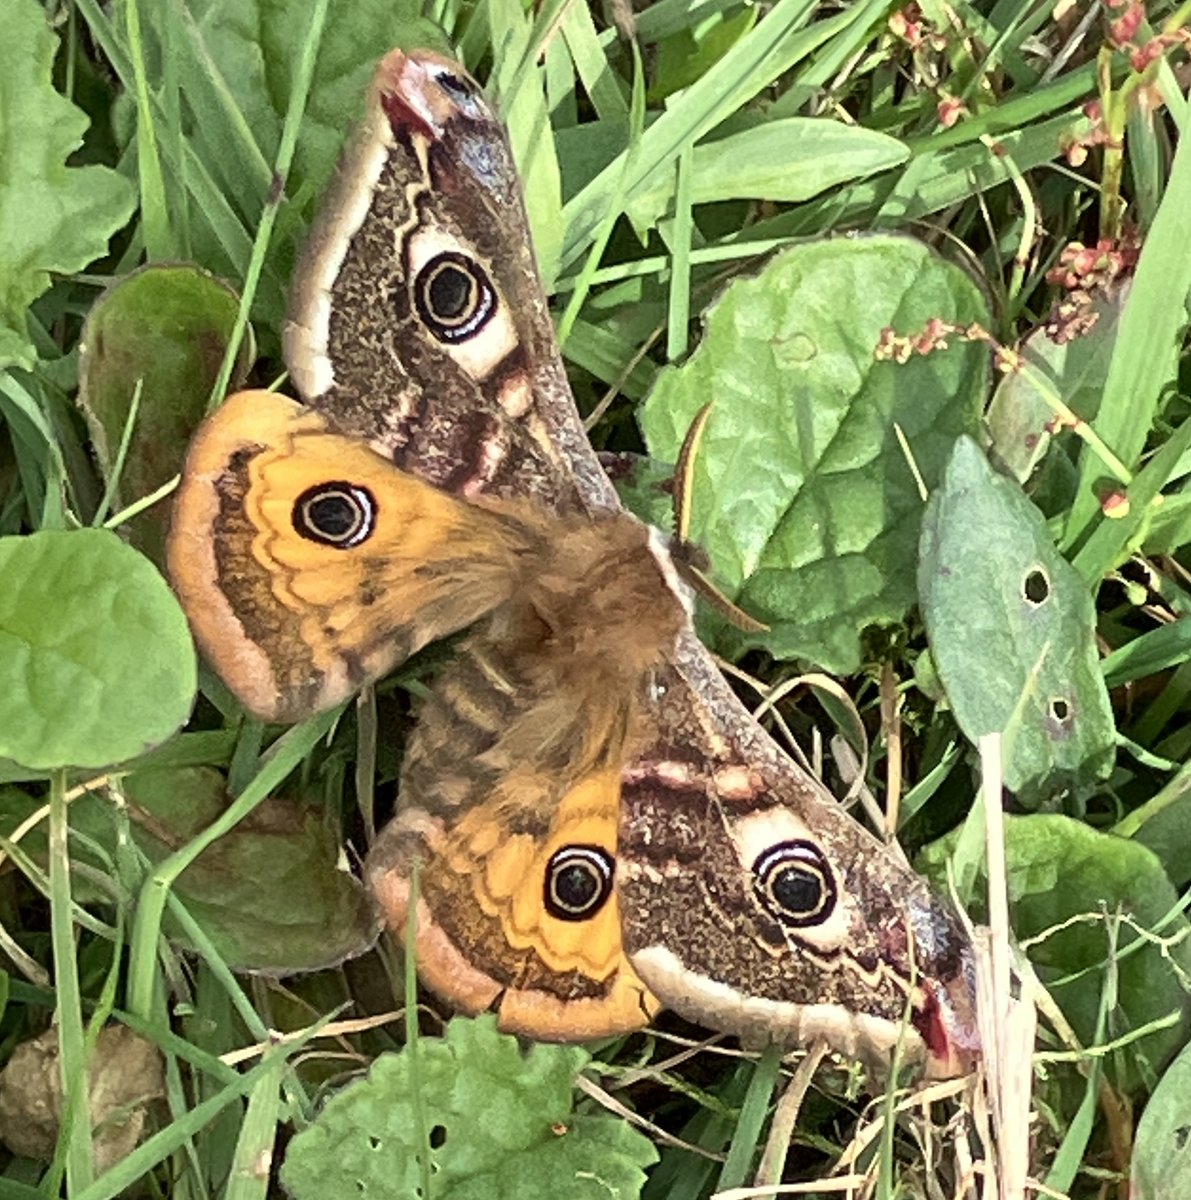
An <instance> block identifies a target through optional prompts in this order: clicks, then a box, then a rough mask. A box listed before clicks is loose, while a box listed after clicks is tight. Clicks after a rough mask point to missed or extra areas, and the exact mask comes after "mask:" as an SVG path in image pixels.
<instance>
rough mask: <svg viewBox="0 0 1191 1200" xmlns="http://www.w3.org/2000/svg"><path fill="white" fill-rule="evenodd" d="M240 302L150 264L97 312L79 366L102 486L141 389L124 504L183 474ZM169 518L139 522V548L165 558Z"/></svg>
mask: <svg viewBox="0 0 1191 1200" xmlns="http://www.w3.org/2000/svg"><path fill="white" fill-rule="evenodd" d="M239 306H240V301H239V297H238V296H237V295H236V293H235V292H234V291H233V290H232V289H231V288H230V287H229V286H228V285H227V284H226V283H224V282H223V281H222V280H220V279H216V278H215V276H214V275H211V274H210V273H209V272H207V271H204V270H202V269H200V268H199V267H196V266H192V265H189V264H185V263H171V264H164V263H154V264H151V265H150V266H147V267H142V268H141V269H140V270H139V271H134V272H133V273H132V274H131V275H128V276H125V277H124V278H123V279H121V280H120V281H119V282H118V283H116V284H114V285H113V286H112V287H110V288H109V289H108V290H107V291H106V292H104V294H103V295H102V296H101V297H100V298H99V299H98V300H97V301H96V302H95V304H94V305H92V307H91V311H90V313H89V314H88V316H87V324H86V325H85V327H84V329H83V340H82V343H81V346H82V349H81V351H80V356H79V404H80V405H81V407H82V409H83V413H84V414H85V416H86V418H87V424H88V426H89V428H90V430H91V438H92V441H93V442H94V444H95V452H96V455H97V457H98V458H99V464H100V466H101V467H102V468H103V473H104V477H105V478H107V479H110V478H111V476H112V473H113V471H114V469H115V465H116V457H117V452H118V449H119V446H120V442H121V438H122V437H123V436H124V429H125V426H126V425H127V423H128V418H129V413H130V409H131V405H132V400H133V397H134V396H135V395H136V391H137V387H138V386H139V387H140V388H141V393H140V406H139V408H138V410H137V415H136V424H135V426H134V427H133V433H132V439H131V441H130V442H129V445H128V455H127V457H126V458H125V460H124V463H123V466H122V469H121V473H120V479H119V491H118V500H119V501H120V502H121V503H124V504H129V503H131V502H132V501H134V500H137V499H139V498H140V497H142V496H147V495H148V494H149V493H151V492H153V491H155V490H156V489H157V488H159V487H160V486H161V485H162V484H163V483H165V482H166V481H167V480H169V479H170V478H172V477H173V476H174V475H177V474H178V472H179V471H181V469H182V460H183V458H184V457H185V455H186V443H187V442H189V441H190V435H191V434H192V433H193V432H194V430H195V427H196V426H197V425H198V423H199V422H200V421H201V420H202V419H203V417H204V416H205V415H206V410H207V400H208V397H209V396H210V394H211V388H212V386H213V385H214V383H215V380H216V377H217V376H218V374H219V368H220V366H221V365H222V362H223V355H224V351H225V350H226V348H227V345H228V342H229V341H230V339H231V334H232V328H233V326H234V325H235V322H236V313H237V311H238V309H239ZM251 343H252V339H251V338H247V339H246V340H245V341H244V342H243V343H242V344H241V346H240V354H239V358H238V361H237V366H236V370H235V372H234V374H233V376H232V380H231V387H232V388H233V389H234V388H235V387H237V386H238V385H239V383H240V382H241V381H242V380H243V379H244V376H245V375H246V374H247V372H248V367H249V366H250V365H251V362H252V358H253V352H252V345H251ZM167 515H168V512H167V510H166V508H165V506H162V505H158V506H155V507H154V508H151V509H148V510H147V511H145V512H142V513H139V514H138V515H137V516H136V517H134V518H133V520H132V522H131V523H130V527H129V530H128V532H129V534H130V536H131V538H132V541H133V543H134V545H136V546H137V548H138V549H141V550H144V551H145V553H146V554H148V555H149V556H150V557H151V558H153V559H154V561H157V562H160V561H162V558H163V548H164V544H165V525H166V519H167Z"/></svg>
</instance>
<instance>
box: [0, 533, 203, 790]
mask: <svg viewBox="0 0 1191 1200" xmlns="http://www.w3.org/2000/svg"><path fill="white" fill-rule="evenodd" d="M0 578H3V579H4V587H3V588H2V589H0V757H6V758H12V759H15V760H16V761H17V762H19V763H21V764H23V765H24V766H27V767H33V768H37V769H48V768H53V767H64V766H76V767H102V766H107V765H108V764H110V763H114V762H120V761H123V760H124V759H129V758H134V757H136V755H138V754H141V753H142V752H143V751H145V750H146V749H148V748H149V747H150V746H155V745H157V744H158V743H159V742H162V741H164V740H165V739H166V738H168V737H169V736H170V735H171V734H172V733H173V732H174V731H175V730H176V729H178V727H179V726H180V725H181V724H182V723H183V722H184V721H185V720H186V718H187V716H188V715H189V713H190V708H191V705H192V703H193V701H194V692H195V655H194V644H193V642H192V641H191V638H190V631H189V630H188V629H187V627H186V618H185V617H184V616H183V615H182V610H181V608H179V607H178V602H177V601H176V600H175V599H174V595H173V593H172V592H171V591H170V590H169V587H168V586H167V585H166V582H165V580H164V579H163V578H162V577H161V575H160V574H159V573H158V571H157V569H156V568H155V567H154V566H153V564H152V563H150V562H149V560H148V559H146V558H145V557H144V556H143V555H141V554H138V553H137V552H136V551H135V550H133V549H131V547H129V546H126V545H125V544H124V543H123V542H122V541H121V540H120V539H119V538H118V537H117V536H116V535H115V534H114V533H110V532H108V531H106V530H102V529H80V530H74V531H69V532H67V531H60V530H47V531H43V532H41V533H34V534H32V535H30V536H29V537H9V538H0Z"/></svg>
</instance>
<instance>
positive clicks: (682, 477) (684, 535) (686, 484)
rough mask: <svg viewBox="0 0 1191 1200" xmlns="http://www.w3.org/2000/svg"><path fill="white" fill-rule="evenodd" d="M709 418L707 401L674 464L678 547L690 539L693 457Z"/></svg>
mask: <svg viewBox="0 0 1191 1200" xmlns="http://www.w3.org/2000/svg"><path fill="white" fill-rule="evenodd" d="M710 416H711V401H710V400H709V401H708V402H707V403H706V404H705V405H703V407H702V408H701V409H699V411H698V412H697V413H695V419H694V420H693V421H692V422H691V424H690V428H689V429H687V431H686V437H684V438H683V439H682V449H681V450H679V452H678V461H677V462H676V463H675V464H674V536H675V538H676V539H677V540H678V542H679V544H680V545H683V546H686V545H688V544H689V543H690V540H691V537H690V534H691V496H692V495H693V494H694V482H695V457H696V455H698V453H699V443H700V442H701V441H702V440H703V431H704V430H705V429H706V428H707V421H708V419H709V418H710Z"/></svg>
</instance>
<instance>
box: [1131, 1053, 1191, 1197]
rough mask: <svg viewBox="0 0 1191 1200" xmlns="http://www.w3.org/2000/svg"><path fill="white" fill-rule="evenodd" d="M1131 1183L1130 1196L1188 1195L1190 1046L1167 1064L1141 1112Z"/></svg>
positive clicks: (1190, 1181)
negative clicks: (1143, 1110) (1164, 1071)
mask: <svg viewBox="0 0 1191 1200" xmlns="http://www.w3.org/2000/svg"><path fill="white" fill-rule="evenodd" d="M1130 1185H1131V1187H1130V1192H1129V1194H1130V1196H1132V1197H1133V1200H1183V1198H1184V1197H1185V1196H1191V1046H1185V1047H1184V1048H1183V1052H1182V1053H1181V1054H1180V1055H1179V1056H1178V1058H1176V1059H1175V1060H1174V1062H1172V1063H1171V1064H1170V1066H1169V1067H1167V1068H1166V1073H1165V1074H1164V1075H1163V1076H1162V1078H1161V1080H1160V1081H1159V1083H1158V1086H1157V1087H1156V1088H1155V1089H1154V1094H1153V1095H1152V1096H1151V1097H1150V1098H1149V1100H1148V1101H1147V1103H1146V1107H1145V1112H1143V1113H1142V1114H1141V1121H1140V1122H1139V1123H1138V1126H1137V1140H1136V1141H1135V1142H1134V1144H1133V1161H1132V1169H1131V1173H1130Z"/></svg>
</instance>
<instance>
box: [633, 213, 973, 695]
mask: <svg viewBox="0 0 1191 1200" xmlns="http://www.w3.org/2000/svg"><path fill="white" fill-rule="evenodd" d="M932 318H939V319H942V320H944V321H949V322H954V323H956V324H958V325H961V326H966V325H968V324H969V323H971V322H973V321H986V320H987V312H986V306H985V303H984V299H983V297H982V295H981V294H980V292H979V291H978V289H977V288H976V286H975V285H974V284H973V283H972V281H971V280H970V279H969V278H968V277H967V276H966V275H965V274H964V273H963V272H962V271H960V270H959V269H957V268H956V267H953V266H951V265H950V264H948V263H946V262H944V261H943V260H942V259H940V258H938V257H937V256H936V255H935V254H934V253H933V252H932V251H931V250H929V249H928V248H927V247H926V246H924V245H922V244H921V243H919V242H916V241H912V240H910V239H909V238H901V237H884V236H883V237H870V238H862V239H854V240H844V239H837V240H834V241H830V242H818V243H808V244H806V245H802V246H796V247H794V248H793V249H791V250H788V251H785V252H783V253H781V254H779V255H777V256H775V257H774V258H773V259H772V260H771V261H770V262H769V264H768V265H767V266H766V267H765V269H764V270H762V271H761V272H760V273H759V274H758V275H756V276H754V277H752V278H746V279H739V280H736V281H735V282H734V283H732V284H731V285H730V286H729V287H728V288H726V289H725V290H724V293H723V295H722V296H721V297H720V299H719V300H718V301H717V302H716V304H715V305H714V306H713V307H712V308H711V309H710V310H709V311H708V313H707V318H706V324H705V330H704V334H703V340H702V342H701V344H700V346H699V348H698V350H696V352H695V353H694V354H693V355H692V356H691V358H690V360H689V361H688V362H687V363H686V364H684V365H683V366H682V367H678V368H671V369H668V370H666V371H663V372H662V373H661V375H659V377H658V381H657V385H656V386H655V388H654V390H653V392H652V393H651V395H650V396H649V398H648V399H647V400H646V402H645V404H644V405H643V407H642V414H641V425H642V429H643V430H644V433H645V439H646V442H647V443H648V445H649V449H650V451H651V453H652V454H653V455H654V456H655V457H657V458H660V459H662V460H663V461H668V462H673V461H674V460H675V458H676V456H677V454H678V450H679V447H680V446H681V444H682V440H683V438H684V436H685V434H686V432H687V429H688V428H689V427H690V423H691V421H692V420H693V418H694V416H695V413H696V412H697V411H698V410H699V409H700V408H701V407H702V406H703V405H704V404H706V403H707V402H708V401H709V400H710V401H712V402H713V408H712V412H711V419H710V421H709V422H708V425H707V430H706V433H705V435H704V437H703V440H702V442H701V443H700V445H699V452H698V458H697V461H696V464H695V486H694V495H693V500H694V512H693V520H692V526H691V534H692V536H693V537H694V539H695V540H696V541H697V542H699V543H700V544H701V545H702V546H703V547H704V548H705V549H706V550H707V552H708V553H709V554H710V556H711V560H712V564H713V567H714V572H715V580H716V582H717V583H718V584H720V585H721V586H722V587H724V588H725V590H726V591H727V592H728V593H729V594H730V595H731V596H732V597H733V598H734V599H735V600H736V601H737V603H738V604H740V605H741V606H742V607H743V608H744V609H745V610H746V611H747V612H749V613H751V614H752V615H753V616H754V617H757V618H758V619H759V620H761V621H764V622H766V623H767V624H768V625H769V626H770V630H769V632H768V633H766V634H761V635H750V636H749V637H748V638H747V639H745V638H744V637H743V635H740V634H736V633H729V632H724V631H720V632H719V635H718V638H717V640H718V641H719V642H720V643H721V646H722V648H724V649H725V650H726V651H728V652H732V651H734V650H739V649H741V648H742V647H743V646H745V645H757V646H762V647H763V648H765V649H766V650H768V651H769V652H770V653H771V654H773V655H775V656H776V657H779V658H802V659H809V660H810V661H812V662H814V663H816V664H818V665H819V666H822V667H825V668H827V669H829V670H833V671H836V672H840V673H847V672H849V671H853V670H855V669H856V668H857V667H858V666H859V664H860V661H861V653H860V634H861V633H862V631H863V630H864V629H865V627H866V626H868V625H872V624H878V623H891V622H896V621H899V620H901V619H902V617H903V616H904V615H905V613H906V612H907V610H908V609H909V607H910V606H911V605H912V604H913V602H914V562H915V546H916V543H917V539H918V530H919V526H920V522H921V517H922V499H921V496H920V493H919V486H918V481H917V480H916V479H915V475H914V469H913V468H912V467H911V465H910V463H909V462H908V461H907V456H906V453H905V451H904V450H903V449H902V446H901V444H900V442H899V438H898V431H899V430H900V432H901V434H902V435H903V436H904V437H905V439H906V442H907V443H908V445H909V450H910V453H911V454H912V456H913V461H914V464H915V465H916V467H917V469H918V471H920V472H921V474H922V477H923V478H924V479H925V481H926V484H927V486H928V487H929V486H932V485H933V484H934V482H935V481H936V480H937V479H938V477H939V473H940V471H941V469H942V466H943V463H944V461H945V460H946V458H947V455H948V453H949V452H950V450H951V446H952V445H953V443H954V441H955V438H956V437H957V436H958V435H959V434H961V433H963V432H966V431H970V430H974V429H975V427H976V424H977V420H978V414H979V410H980V405H981V402H982V400H983V396H984V391H985V386H986V379H987V373H988V363H987V358H988V355H987V351H986V350H985V349H984V347H983V346H976V345H972V344H969V343H966V342H962V341H958V342H957V343H956V344H954V345H952V346H950V347H949V348H947V349H946V350H942V349H940V350H936V351H935V352H933V353H931V354H929V355H927V356H925V357H922V356H915V357H913V358H911V359H910V361H909V362H906V363H904V364H897V363H893V362H878V361H877V358H876V354H875V351H876V348H877V346H878V344H879V342H880V339H881V334H882V331H883V330H885V329H887V328H892V329H893V330H894V331H895V332H897V333H899V334H908V333H914V332H917V331H919V330H921V329H922V328H923V327H924V326H925V325H926V323H927V322H928V321H929V320H931V319H932Z"/></svg>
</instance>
